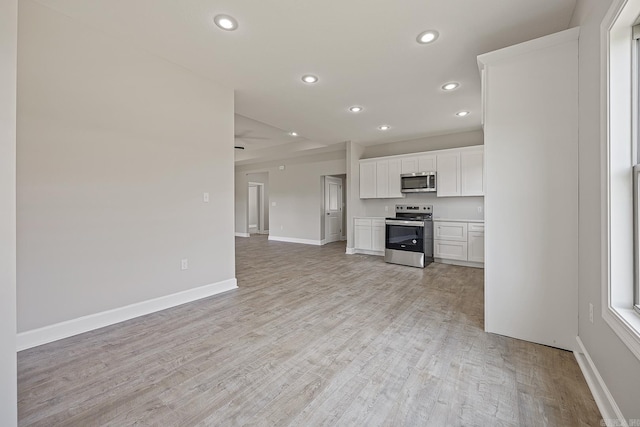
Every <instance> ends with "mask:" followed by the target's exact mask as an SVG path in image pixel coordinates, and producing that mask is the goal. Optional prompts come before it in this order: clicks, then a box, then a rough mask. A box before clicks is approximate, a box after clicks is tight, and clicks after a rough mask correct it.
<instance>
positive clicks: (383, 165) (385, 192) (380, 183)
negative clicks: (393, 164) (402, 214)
mask: <svg viewBox="0 0 640 427" xmlns="http://www.w3.org/2000/svg"><path fill="white" fill-rule="evenodd" d="M376 197H377V198H381V199H382V198H386V197H389V161H388V160H380V161H378V162H376Z"/></svg>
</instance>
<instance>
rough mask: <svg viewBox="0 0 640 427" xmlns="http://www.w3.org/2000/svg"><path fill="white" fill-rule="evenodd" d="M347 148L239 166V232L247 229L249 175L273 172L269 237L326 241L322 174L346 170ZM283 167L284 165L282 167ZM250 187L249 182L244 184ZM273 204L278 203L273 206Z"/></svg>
mask: <svg viewBox="0 0 640 427" xmlns="http://www.w3.org/2000/svg"><path fill="white" fill-rule="evenodd" d="M344 157H345V153H344V151H339V152H330V153H326V154H320V155H314V156H310V157H301V158H294V159H286V160H282V161H276V162H268V163H260V164H252V165H246V166H237V167H236V203H235V206H236V232H237V233H243V232H245V231H242V230H243V224H244V227H245V228H246V215H247V213H246V212H247V210H246V206H247V192H246V190H242V187H241V186H242V185H243V184H242V181H243V180H244V181H245V182H246V181H247V179H248V178H247V176H248V175H247V174H251V173H258V172H268V173H269V202H270V207H269V238H275V239H278V238H282V239H298V240H304V241H308V242H315V243H319V242H320V241H321V240H322V232H321V225H320V223H321V221H320V219H321V217H322V211H321V208H322V197H323V194H322V188H321V180H320V177H321V176H323V175H338V174H343V173H345V172H346V165H345V158H344ZM279 166H284V167H285V169H284V170H280V169H279ZM244 186H245V188H246V183H245V184H244ZM273 203H275V204H276V206H273Z"/></svg>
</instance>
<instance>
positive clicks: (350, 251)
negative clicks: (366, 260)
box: [345, 248, 356, 255]
mask: <svg viewBox="0 0 640 427" xmlns="http://www.w3.org/2000/svg"><path fill="white" fill-rule="evenodd" d="M345 253H346V254H347V255H353V254H355V253H356V250H355V249H353V248H347V251H346V252H345Z"/></svg>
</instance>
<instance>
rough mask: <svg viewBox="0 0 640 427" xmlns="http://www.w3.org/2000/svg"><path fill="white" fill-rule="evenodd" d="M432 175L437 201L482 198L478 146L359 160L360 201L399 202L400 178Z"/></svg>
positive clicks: (481, 155)
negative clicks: (405, 175)
mask: <svg viewBox="0 0 640 427" xmlns="http://www.w3.org/2000/svg"><path fill="white" fill-rule="evenodd" d="M433 171H435V172H436V173H437V175H436V185H437V189H438V191H437V195H438V197H452V196H483V195H484V147H483V146H482V145H480V146H474V147H464V148H455V149H450V150H440V151H431V152H425V153H416V154H409V155H399V156H389V157H379V158H376V159H364V160H360V198H361V199H376V198H377V199H397V198H403V197H405V194H404V193H402V192H401V191H400V175H402V174H404V173H415V172H433Z"/></svg>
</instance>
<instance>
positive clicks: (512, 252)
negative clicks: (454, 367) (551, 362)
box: [479, 31, 578, 350]
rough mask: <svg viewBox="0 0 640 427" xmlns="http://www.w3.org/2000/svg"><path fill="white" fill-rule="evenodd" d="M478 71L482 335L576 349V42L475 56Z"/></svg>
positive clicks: (572, 37) (550, 39)
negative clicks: (481, 86)
mask: <svg viewBox="0 0 640 427" xmlns="http://www.w3.org/2000/svg"><path fill="white" fill-rule="evenodd" d="M479 60H480V61H481V62H482V63H484V64H489V65H487V66H486V68H485V81H486V82H487V84H486V89H485V90H484V92H485V93H486V96H485V105H486V110H485V117H486V119H485V129H484V133H485V176H486V192H485V208H486V217H485V220H486V224H485V225H486V233H485V329H486V330H487V331H488V332H493V333H498V334H501V335H507V336H511V337H515V338H519V339H524V340H527V341H533V342H538V343H541V344H545V345H550V346H553V347H560V348H564V349H569V350H573V349H574V348H575V347H576V341H575V338H576V335H577V331H578V319H577V299H578V293H577V280H578V278H577V276H578V262H577V261H578V260H577V258H578V257H577V251H578V182H577V177H578V159H577V156H578V132H577V128H578V113H577V111H576V106H577V105H578V84H577V81H576V78H577V75H578V40H577V33H576V32H575V31H569V32H563V33H560V34H554V35H552V36H547V37H545V38H544V39H539V40H534V41H531V42H527V43H524V44H521V45H517V46H514V47H510V48H507V49H503V50H501V51H497V52H492V53H489V54H487V55H482V56H480V58H479Z"/></svg>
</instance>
